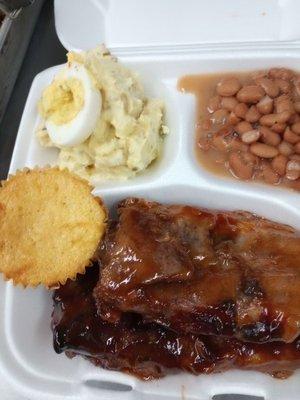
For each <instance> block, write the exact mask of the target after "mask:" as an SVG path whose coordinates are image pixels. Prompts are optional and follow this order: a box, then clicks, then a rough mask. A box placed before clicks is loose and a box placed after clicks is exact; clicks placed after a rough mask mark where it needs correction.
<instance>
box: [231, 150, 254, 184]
mask: <svg viewBox="0 0 300 400" xmlns="http://www.w3.org/2000/svg"><path fill="white" fill-rule="evenodd" d="M228 162H229V167H230V169H231V170H232V172H233V174H234V175H235V176H236V177H237V178H240V179H246V180H248V179H251V178H252V175H253V172H254V166H255V164H256V163H257V162H258V159H257V158H256V157H255V156H253V154H251V153H239V152H232V153H231V154H230V156H229V160H228Z"/></svg>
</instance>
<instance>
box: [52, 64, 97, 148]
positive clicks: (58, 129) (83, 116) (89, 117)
mask: <svg viewBox="0 0 300 400" xmlns="http://www.w3.org/2000/svg"><path fill="white" fill-rule="evenodd" d="M59 78H60V79H62V80H63V79H70V78H74V79H78V80H79V81H80V82H81V84H82V85H83V89H84V104H83V107H82V108H81V110H80V111H79V112H78V114H77V115H76V116H75V117H74V118H73V119H72V120H71V121H69V122H66V123H64V124H59V125H58V124H55V123H54V122H52V121H50V120H46V121H45V126H46V129H47V131H48V134H49V137H50V139H51V141H52V142H53V143H54V144H55V145H57V146H60V147H72V146H77V145H79V144H81V143H83V142H84V141H85V140H86V139H87V138H88V137H89V136H90V135H91V134H92V133H93V130H94V128H95V126H96V123H97V120H98V118H99V117H100V113H101V107H102V96H101V93H100V91H99V90H98V89H97V88H96V87H95V85H94V83H93V81H92V78H91V76H90V75H89V73H88V71H87V70H86V68H85V67H84V66H83V65H82V64H79V63H75V62H73V63H71V64H67V65H66V67H65V69H64V71H63V72H62V73H61V74H60V76H59Z"/></svg>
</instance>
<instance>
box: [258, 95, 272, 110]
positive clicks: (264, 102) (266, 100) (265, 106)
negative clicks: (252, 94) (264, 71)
mask: <svg viewBox="0 0 300 400" xmlns="http://www.w3.org/2000/svg"><path fill="white" fill-rule="evenodd" d="M273 103H274V102H273V99H271V97H269V96H265V97H263V98H262V99H261V100H260V101H259V102H258V103H257V105H256V107H257V109H258V111H259V112H260V113H261V114H271V112H272V111H273Z"/></svg>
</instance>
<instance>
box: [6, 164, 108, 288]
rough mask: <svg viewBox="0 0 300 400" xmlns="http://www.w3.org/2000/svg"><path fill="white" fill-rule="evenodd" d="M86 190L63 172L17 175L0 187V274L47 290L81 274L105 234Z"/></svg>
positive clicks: (95, 201)
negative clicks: (42, 286) (41, 285)
mask: <svg viewBox="0 0 300 400" xmlns="http://www.w3.org/2000/svg"><path fill="white" fill-rule="evenodd" d="M91 189H92V188H91V186H90V185H89V184H88V183H87V182H86V181H85V180H83V179H81V178H79V177H77V176H75V175H73V174H71V173H70V172H68V171H67V170H63V171H62V170H59V169H58V168H45V169H33V170H28V169H26V170H23V171H19V172H17V173H16V175H14V176H11V177H9V179H8V180H7V181H3V182H2V183H1V187H0V271H1V272H3V274H4V276H5V279H7V280H9V279H12V281H13V283H14V284H22V285H23V286H37V285H39V284H43V285H44V286H46V287H48V288H51V287H56V286H58V285H59V284H64V283H65V282H66V280H67V279H69V278H70V279H74V278H75V277H76V275H77V274H78V273H84V272H85V268H86V267H87V266H88V265H89V264H90V261H91V259H92V258H93V256H94V255H95V252H96V250H97V248H98V245H99V242H100V240H101V238H102V236H103V233H104V231H105V228H106V218H107V212H106V209H105V207H104V206H103V204H102V201H101V200H100V199H99V198H95V197H93V195H92V193H91Z"/></svg>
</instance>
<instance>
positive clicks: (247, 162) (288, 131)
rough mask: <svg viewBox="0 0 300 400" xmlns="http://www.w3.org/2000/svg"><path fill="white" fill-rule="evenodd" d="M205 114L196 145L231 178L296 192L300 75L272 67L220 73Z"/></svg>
mask: <svg viewBox="0 0 300 400" xmlns="http://www.w3.org/2000/svg"><path fill="white" fill-rule="evenodd" d="M204 117H206V118H207V119H206V121H208V123H206V125H205V124H204V123H203V121H204V120H205V119H204V118H203V119H202V120H201V121H202V122H201V121H200V123H199V124H198V127H201V129H203V131H204V132H203V136H202V138H201V137H200V138H199V142H198V146H199V148H201V151H206V152H208V153H209V152H211V154H212V156H213V157H214V159H215V160H216V162H218V163H219V165H221V164H222V163H223V165H224V168H227V170H229V171H230V172H231V173H232V175H233V176H234V177H236V178H238V179H245V180H249V179H262V180H264V181H265V182H266V183H269V184H274V185H275V184H280V183H283V184H287V182H289V184H288V185H289V186H291V187H293V188H296V190H299V191H300V74H297V73H296V72H293V71H291V70H289V69H287V68H271V69H270V70H269V71H258V72H256V73H252V74H249V76H247V77H245V78H244V77H241V78H240V79H239V78H238V77H234V76H233V75H231V76H230V77H224V78H223V79H221V80H220V81H219V83H218V84H217V85H216V87H215V93H214V95H213V96H212V97H211V98H210V99H209V101H208V103H207V108H206V114H205V116H204ZM201 140H202V141H201ZM202 142H203V143H204V145H201V143H202ZM218 153H219V154H218Z"/></svg>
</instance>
